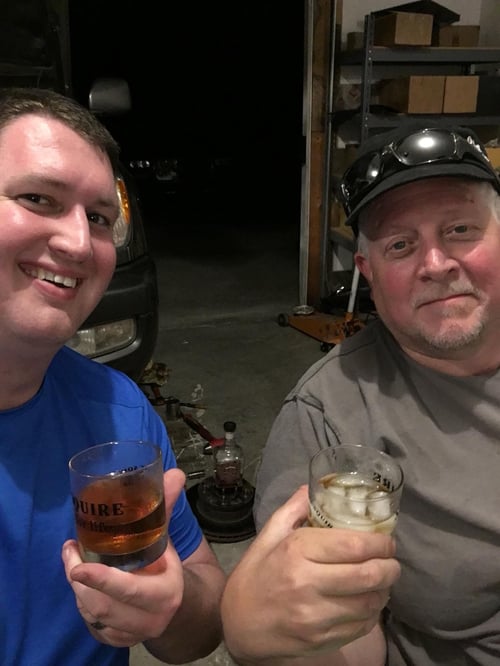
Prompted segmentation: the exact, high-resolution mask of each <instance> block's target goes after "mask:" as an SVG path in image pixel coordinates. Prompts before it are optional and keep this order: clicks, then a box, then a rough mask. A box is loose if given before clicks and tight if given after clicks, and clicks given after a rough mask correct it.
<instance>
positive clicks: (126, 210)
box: [113, 176, 131, 248]
mask: <svg viewBox="0 0 500 666" xmlns="http://www.w3.org/2000/svg"><path fill="white" fill-rule="evenodd" d="M116 192H117V194H118V200H119V202H120V215H119V216H118V219H117V220H116V222H115V224H114V226H113V243H114V244H115V247H116V248H119V247H123V246H124V245H126V244H127V243H128V242H129V239H130V215H131V213H130V199H129V196H128V192H127V186H126V185H125V181H124V180H123V178H122V177H121V176H118V177H117V178H116Z"/></svg>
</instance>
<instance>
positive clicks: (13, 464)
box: [0, 347, 202, 666]
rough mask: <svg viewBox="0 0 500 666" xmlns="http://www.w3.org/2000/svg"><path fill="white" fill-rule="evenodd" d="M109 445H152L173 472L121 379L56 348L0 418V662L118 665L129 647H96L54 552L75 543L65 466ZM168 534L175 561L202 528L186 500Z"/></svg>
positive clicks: (141, 402)
mask: <svg viewBox="0 0 500 666" xmlns="http://www.w3.org/2000/svg"><path fill="white" fill-rule="evenodd" d="M116 439H143V440H148V441H153V442H155V443H156V444H158V445H159V446H160V447H161V449H162V451H163V456H164V467H165V469H169V468H171V467H175V466H176V462H175V456H174V453H173V451H172V448H171V445H170V442H169V440H168V437H167V434H166V432H165V428H164V426H163V423H162V421H161V419H160V418H159V416H158V415H157V413H156V412H155V410H154V409H153V408H152V407H151V405H150V404H149V401H148V400H147V398H146V397H145V395H144V393H143V392H142V391H141V390H140V389H139V388H138V386H137V385H136V384H135V383H134V382H132V380H130V379H129V378H128V377H126V376H125V375H123V374H122V373H119V372H117V371H114V370H112V369H110V368H109V367H107V366H103V365H100V364H98V363H96V362H93V361H90V360H88V359H87V358H85V357H83V356H81V355H80V354H77V353H76V352H73V351H72V350H70V349H68V348H66V347H65V348H63V349H61V351H60V352H59V353H58V354H57V355H56V357H55V358H54V360H53V362H52V364H51V366H50V368H49V370H48V372H47V375H46V377H45V380H44V383H43V385H42V387H41V388H40V390H39V392H38V393H37V395H36V396H34V398H32V400H30V401H29V402H28V403H26V404H24V405H22V406H21V407H18V408H16V409H11V410H7V411H3V412H0V590H1V594H0V664H2V666H94V665H95V666H111V665H112V666H118V665H124V664H128V649H124V648H120V649H118V648H113V647H110V646H107V645H103V644H101V643H99V642H97V641H96V640H95V639H94V638H93V637H92V636H91V635H90V633H89V632H88V629H87V627H86V624H85V622H84V621H83V619H82V618H81V616H80V614H79V612H78V610H77V607H76V602H75V597H74V594H73V591H72V589H71V587H70V585H69V584H68V582H67V580H66V577H65V573H64V567H63V563H62V560H61V546H62V544H63V542H64V541H65V540H66V539H69V538H75V531H74V517H73V507H72V503H71V495H70V489H69V475H68V461H69V459H70V458H71V456H72V455H73V454H75V453H76V452H77V451H80V450H81V449H84V448H87V447H89V446H92V445H93V444H99V443H101V442H106V441H111V440H116ZM169 534H170V538H171V540H172V543H173V545H174V546H175V548H176V550H177V552H178V554H179V557H180V558H181V560H183V559H185V558H186V557H188V556H189V555H190V554H191V553H193V552H194V551H195V550H196V548H197V547H198V546H199V544H200V542H201V538H202V534H201V530H200V527H199V525H198V523H197V522H196V519H195V518H194V516H193V514H192V512H191V509H190V507H189V504H188V502H187V501H186V497H185V494H184V493H182V494H181V497H180V498H179V500H178V501H177V503H176V505H175V507H174V511H173V513H172V518H171V521H170V526H169Z"/></svg>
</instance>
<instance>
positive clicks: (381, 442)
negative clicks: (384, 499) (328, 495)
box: [255, 321, 500, 666]
mask: <svg viewBox="0 0 500 666" xmlns="http://www.w3.org/2000/svg"><path fill="white" fill-rule="evenodd" d="M340 443H342V444H349V443H353V444H368V445H372V446H374V447H377V448H380V449H382V450H384V451H387V452H388V453H389V454H391V455H392V456H394V457H395V458H396V459H397V460H398V462H399V463H400V464H401V466H402V467H403V470H404V474H405V485H404V490H403V497H402V501H401V512H400V516H399V519H398V524H397V528H396V533H395V537H396V541H397V557H398V559H399V561H400V562H401V565H402V575H401V578H400V580H399V581H398V582H397V583H396V585H395V586H394V589H393V591H392V592H391V600H390V607H389V609H388V613H387V623H386V635H387V640H388V651H389V657H388V664H389V666H403V665H405V666H406V665H408V664H411V665H413V666H436V665H440V664H443V665H446V666H459V665H460V666H462V665H464V664H465V665H469V664H471V665H472V664H477V665H480V666H493V665H495V666H498V664H500V372H496V373H495V374H492V375H488V376H472V377H453V376H451V375H446V374H442V373H439V372H435V371H433V370H430V369H429V368H426V367H424V366H422V365H419V364H418V363H415V362H414V361H413V360H412V359H410V358H409V357H408V356H407V355H406V354H404V353H403V352H402V351H401V349H400V348H399V347H398V345H397V344H396V343H395V341H394V339H393V338H392V336H391V335H390V334H389V332H388V331H387V330H386V329H385V327H384V326H383V325H382V323H381V322H380V321H375V322H374V323H372V324H370V325H369V326H367V327H366V328H365V329H363V330H362V331H361V332H360V333H357V334H356V335H355V336H353V337H351V338H348V339H347V340H346V341H344V342H343V343H342V345H339V346H338V347H335V348H334V349H333V350H332V351H331V352H330V353H329V354H328V355H326V356H325V357H324V358H322V359H321V360H320V361H318V362H317V363H315V364H314V365H313V366H312V367H311V368H310V369H309V370H308V371H307V372H306V373H305V374H304V376H303V377H302V378H301V379H300V380H299V382H298V383H297V385H296V386H295V388H294V389H293V391H292V392H291V393H290V394H289V395H288V396H287V397H286V399H285V402H284V404H283V407H282V409H281V411H280V413H279V415H278V417H277V419H276V421H275V423H274V424H273V427H272V429H271V432H270V434H269V438H268V441H267V443H266V446H265V448H264V451H263V458H262V464H261V468H260V470H259V474H258V479H257V487H256V498H255V518H256V523H257V528H258V529H260V528H261V527H262V525H263V523H264V522H265V521H266V520H267V518H268V517H269V516H270V514H271V513H272V512H273V511H274V510H275V509H276V508H277V507H278V506H280V505H281V504H282V503H283V502H284V501H286V499H287V498H288V497H289V496H290V495H291V494H292V493H293V492H294V491H295V490H296V488H297V487H298V486H299V485H300V484H302V483H307V475H308V461H309V458H310V457H311V455H312V454H313V453H315V452H316V451H317V450H319V449H320V448H323V447H326V446H335V445H337V444H340Z"/></svg>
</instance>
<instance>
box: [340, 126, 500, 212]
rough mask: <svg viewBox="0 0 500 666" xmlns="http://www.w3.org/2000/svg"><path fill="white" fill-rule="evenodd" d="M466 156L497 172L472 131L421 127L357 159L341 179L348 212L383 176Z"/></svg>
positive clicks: (343, 201) (448, 161) (454, 160)
mask: <svg viewBox="0 0 500 666" xmlns="http://www.w3.org/2000/svg"><path fill="white" fill-rule="evenodd" d="M464 158H466V159H467V161H472V162H475V163H476V164H479V165H481V166H482V168H485V169H487V170H488V171H489V172H490V173H494V170H493V167H492V165H491V163H490V161H489V160H488V156H487V154H486V153H485V151H484V149H483V148H482V146H481V145H480V144H479V143H478V142H477V139H475V138H474V137H473V136H471V135H470V134H463V135H462V134H459V133H458V132H456V131H450V130H446V129H443V128H436V129H422V130H420V131H417V132H414V133H413V134H409V135H408V136H406V137H404V138H403V139H399V140H398V141H393V142H391V143H389V144H387V145H386V146H383V147H382V148H380V149H379V150H376V151H372V152H369V153H367V154H366V155H362V156H361V157H360V158H359V159H357V160H356V161H355V162H354V164H352V165H351V166H350V167H349V168H348V169H347V171H346V172H345V174H344V177H343V179H342V183H341V185H340V197H341V199H342V203H343V205H344V208H345V210H346V212H347V214H348V215H349V214H350V213H351V212H352V211H353V210H354V208H355V207H356V206H357V205H358V204H359V203H360V201H362V200H363V198H364V197H365V196H366V195H367V194H368V193H369V192H370V191H371V190H372V189H373V188H374V187H375V186H376V185H377V184H378V183H379V182H380V181H381V180H383V179H384V178H387V177H388V176H391V175H393V174H394V173H398V172H401V171H403V170H404V169H405V168H408V167H415V166H419V165H424V164H432V163H436V162H437V163H439V162H441V163H443V164H446V163H450V162H458V161H462V160H464Z"/></svg>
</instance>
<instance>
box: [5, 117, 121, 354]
mask: <svg viewBox="0 0 500 666" xmlns="http://www.w3.org/2000/svg"><path fill="white" fill-rule="evenodd" d="M117 216H118V200H117V195H116V190H115V181H114V176H113V172H112V168H111V165H110V163H109V160H108V158H107V156H106V155H104V153H102V152H101V151H100V150H98V149H97V148H95V147H94V146H92V145H90V144H89V143H87V142H86V141H84V140H83V139H82V138H81V137H80V136H78V135H77V134H76V133H75V132H73V131H72V130H71V129H69V128H68V127H66V126H65V125H64V124H63V123H61V122H60V121H58V120H54V119H52V118H48V117H45V116H41V115H34V114H29V115H25V116H21V117H19V118H17V119H16V120H14V121H12V122H10V123H9V124H8V125H6V126H5V127H4V128H3V129H2V130H1V131H0V272H1V279H0V318H1V321H2V331H1V333H0V342H2V343H3V344H7V343H10V342H15V341H18V342H20V343H22V342H28V343H36V342H39V343H42V344H43V343H46V344H48V345H54V347H55V348H57V347H59V346H61V344H64V343H65V342H66V341H67V340H68V339H69V338H70V337H71V336H72V335H73V334H74V333H75V331H76V330H77V329H78V328H79V326H80V325H81V324H82V322H83V321H84V320H85V319H86V317H87V316H88V315H89V314H90V313H91V312H92V310H93V309H94V307H95V306H96V304H97V303H98V302H99V300H100V298H101V296H102V295H103V293H104V291H105V290H106V288H107V286H108V284H109V281H110V279H111V277H112V275H113V271H114V267H115V262H116V252H115V248H114V245H113V239H112V228H113V224H114V222H115V220H116V218H117Z"/></svg>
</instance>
